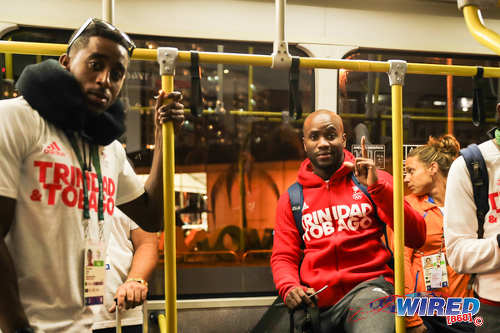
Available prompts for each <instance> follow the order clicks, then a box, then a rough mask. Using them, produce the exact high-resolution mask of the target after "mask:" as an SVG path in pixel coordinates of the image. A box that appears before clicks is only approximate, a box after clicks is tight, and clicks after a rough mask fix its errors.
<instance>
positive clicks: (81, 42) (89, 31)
mask: <svg viewBox="0 0 500 333" xmlns="http://www.w3.org/2000/svg"><path fill="white" fill-rule="evenodd" d="M79 30H80V29H76V30H75V31H74V32H73V34H71V37H70V38H69V40H68V42H71V41H72V40H73V38H74V37H75V35H76V34H77V33H78V32H79ZM94 36H95V37H103V38H106V39H109V40H111V41H113V42H115V43H118V44H120V45H121V46H123V47H124V48H125V50H127V54H128V55H129V57H131V54H130V43H129V42H128V41H127V40H126V39H125V37H123V33H122V32H120V30H118V29H114V30H110V29H109V28H108V27H107V26H106V25H104V24H102V23H101V22H100V21H94V22H92V23H91V24H90V25H89V26H88V27H87V28H86V29H85V31H83V32H82V33H81V35H80V36H78V37H77V39H76V40H75V41H74V42H73V43H72V44H71V45H69V46H68V49H67V50H66V53H68V54H69V51H70V48H71V50H80V49H82V48H84V47H86V46H87V45H88V44H89V40H90V37H94ZM134 47H135V46H134Z"/></svg>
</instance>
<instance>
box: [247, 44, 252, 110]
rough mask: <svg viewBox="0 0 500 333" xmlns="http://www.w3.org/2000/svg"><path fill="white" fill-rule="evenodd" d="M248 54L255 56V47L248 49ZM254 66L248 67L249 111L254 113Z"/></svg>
mask: <svg viewBox="0 0 500 333" xmlns="http://www.w3.org/2000/svg"><path fill="white" fill-rule="evenodd" d="M248 53H249V54H253V47H252V46H250V47H249V48H248ZM252 101H253V66H252V65H248V111H253V103H252Z"/></svg>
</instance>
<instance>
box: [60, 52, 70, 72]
mask: <svg viewBox="0 0 500 333" xmlns="http://www.w3.org/2000/svg"><path fill="white" fill-rule="evenodd" d="M59 63H60V64H61V65H62V66H63V67H64V68H66V69H67V70H69V56H68V54H67V53H63V54H61V56H60V57H59Z"/></svg>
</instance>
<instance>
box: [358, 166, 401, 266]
mask: <svg viewBox="0 0 500 333" xmlns="http://www.w3.org/2000/svg"><path fill="white" fill-rule="evenodd" d="M351 179H352V181H353V183H354V184H355V185H356V186H357V187H358V188H359V189H360V190H361V192H363V194H364V195H365V196H366V197H367V198H368V200H370V203H371V204H372V207H373V215H374V216H375V219H377V221H379V222H380V223H382V225H383V226H384V240H385V247H386V248H387V250H389V252H390V254H391V258H392V259H391V263H390V265H389V266H391V267H394V253H392V250H391V248H390V247H389V239H388V237H387V225H386V224H385V223H384V222H383V221H382V219H381V218H380V216H378V213H377V205H375V202H373V199H372V196H371V195H370V193H368V189H367V188H366V186H365V185H363V184H361V183H360V182H359V180H358V178H356V176H355V175H354V172H352V173H351Z"/></svg>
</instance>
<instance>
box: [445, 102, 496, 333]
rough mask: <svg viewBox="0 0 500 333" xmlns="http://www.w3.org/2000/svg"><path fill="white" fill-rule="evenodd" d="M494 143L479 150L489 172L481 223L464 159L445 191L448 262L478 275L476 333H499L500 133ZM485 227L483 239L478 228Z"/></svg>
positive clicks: (453, 168) (458, 269) (493, 133)
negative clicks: (480, 321) (486, 204)
mask: <svg viewBox="0 0 500 333" xmlns="http://www.w3.org/2000/svg"><path fill="white" fill-rule="evenodd" d="M498 119H500V104H498V105H497V126H500V123H499V120H498ZM489 134H490V137H492V139H491V140H488V141H486V142H483V143H482V144H480V145H479V146H478V147H479V150H480V151H481V155H482V156H483V159H484V161H485V163H486V169H487V171H488V179H489V184H488V199H489V208H490V209H489V211H488V212H487V213H486V215H485V217H484V221H478V219H477V215H476V203H475V201H474V197H473V191H472V182H471V177H470V174H469V171H468V170H467V166H466V164H465V160H464V158H463V157H462V156H461V157H459V158H457V159H456V160H455V161H454V162H453V164H452V165H451V168H450V172H449V174H448V184H447V187H446V197H445V202H444V206H445V213H444V236H445V242H446V252H447V254H448V262H449V264H450V265H451V267H453V269H454V270H455V271H456V272H458V273H462V274H476V276H475V278H474V284H473V289H474V292H475V294H476V297H478V298H479V300H480V302H481V305H480V310H479V315H480V316H482V317H483V325H482V326H479V327H477V328H476V331H477V332H500V221H499V220H498V219H499V217H500V216H499V215H498V213H499V212H500V203H499V201H498V196H499V194H500V181H499V180H500V129H499V128H498V127H497V128H494V129H492V130H491V131H490V132H489ZM479 223H481V224H482V225H483V227H484V234H483V237H482V239H481V238H479V236H478V226H479Z"/></svg>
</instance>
